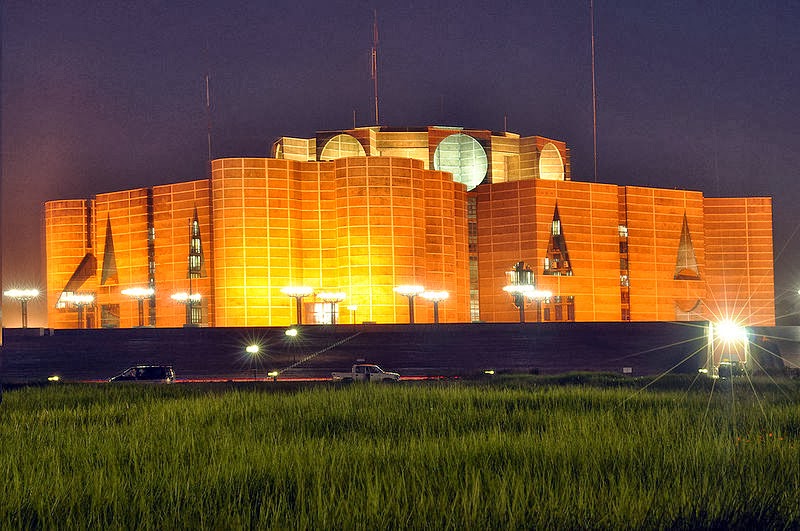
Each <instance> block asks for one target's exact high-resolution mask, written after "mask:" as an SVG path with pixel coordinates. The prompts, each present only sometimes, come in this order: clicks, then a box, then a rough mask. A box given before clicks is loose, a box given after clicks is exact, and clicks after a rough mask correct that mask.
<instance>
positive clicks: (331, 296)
mask: <svg viewBox="0 0 800 531" xmlns="http://www.w3.org/2000/svg"><path fill="white" fill-rule="evenodd" d="M344 297H345V294H344V293H343V292H341V291H320V292H319V293H317V298H318V299H319V300H321V301H322V302H327V303H337V302H342V301H343V300H344Z"/></svg>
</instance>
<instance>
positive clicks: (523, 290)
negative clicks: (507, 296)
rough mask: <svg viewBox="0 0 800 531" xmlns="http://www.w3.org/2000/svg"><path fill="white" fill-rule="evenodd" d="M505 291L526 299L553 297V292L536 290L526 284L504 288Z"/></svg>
mask: <svg viewBox="0 0 800 531" xmlns="http://www.w3.org/2000/svg"><path fill="white" fill-rule="evenodd" d="M503 291H505V292H508V293H511V294H512V295H517V294H519V295H522V296H523V297H525V298H526V299H533V300H538V299H549V298H550V297H552V296H553V292H551V291H547V290H540V289H536V288H534V287H533V286H526V285H524V284H511V285H509V286H504V287H503Z"/></svg>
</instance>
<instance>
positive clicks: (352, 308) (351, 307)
mask: <svg viewBox="0 0 800 531" xmlns="http://www.w3.org/2000/svg"><path fill="white" fill-rule="evenodd" d="M347 309H348V310H350V319H351V320H352V323H353V324H356V310H358V306H356V305H355V304H351V305H349V306H348V307H347Z"/></svg>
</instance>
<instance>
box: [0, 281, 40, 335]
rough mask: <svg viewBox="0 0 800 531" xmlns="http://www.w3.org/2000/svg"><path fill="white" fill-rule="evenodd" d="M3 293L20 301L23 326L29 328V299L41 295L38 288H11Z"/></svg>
mask: <svg viewBox="0 0 800 531" xmlns="http://www.w3.org/2000/svg"><path fill="white" fill-rule="evenodd" d="M3 295H5V296H6V297H8V298H9V299H16V300H18V301H19V303H20V308H21V310H22V328H28V301H29V300H31V299H35V298H36V297H38V296H39V290H38V289H10V290H8V291H4V292H3Z"/></svg>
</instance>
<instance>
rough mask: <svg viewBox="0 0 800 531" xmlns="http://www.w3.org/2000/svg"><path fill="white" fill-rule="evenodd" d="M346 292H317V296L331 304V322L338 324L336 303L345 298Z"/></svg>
mask: <svg viewBox="0 0 800 531" xmlns="http://www.w3.org/2000/svg"><path fill="white" fill-rule="evenodd" d="M344 297H345V295H344V293H342V292H341V291H321V292H320V293H317V298H318V299H319V300H321V301H322V302H326V303H329V304H330V305H331V324H332V325H335V324H336V305H337V304H339V303H340V302H342V301H343V300H344Z"/></svg>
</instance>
